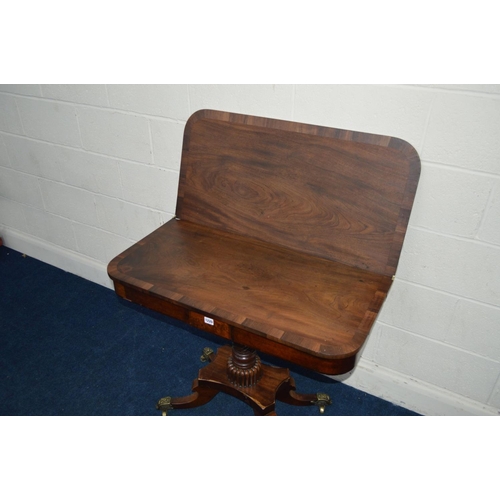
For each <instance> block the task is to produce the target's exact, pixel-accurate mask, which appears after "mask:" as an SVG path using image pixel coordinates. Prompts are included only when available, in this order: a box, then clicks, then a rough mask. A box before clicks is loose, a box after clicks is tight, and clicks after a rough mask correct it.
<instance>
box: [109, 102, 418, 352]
mask: <svg viewBox="0 0 500 500" xmlns="http://www.w3.org/2000/svg"><path fill="white" fill-rule="evenodd" d="M419 172H420V161H419V159H418V155H417V153H416V152H415V150H414V149H413V148H412V147H411V146H410V145H409V144H408V143H406V142H405V141H402V140H400V139H395V138H391V137H387V136H379V135H373V134H365V133H358V132H350V131H345V130H338V129H331V128H327V127H319V126H313V125H307V124H298V123H295V122H286V121H281V120H273V119H266V118H260V117H252V116H248V115H238V114H232V113H224V112H217V111H210V110H203V111H200V112H197V113H195V114H194V115H193V116H192V117H191V118H190V120H189V121H188V123H187V125H186V129H185V134H184V142H183V152H182V160H181V171H180V181H179V191H178V198H177V207H176V218H174V219H172V220H171V221H170V222H168V223H167V224H165V225H163V226H162V227H160V228H159V229H157V230H156V231H154V232H153V233H151V234H150V235H148V236H147V237H146V238H144V239H143V240H141V241H140V242H138V243H137V244H135V245H134V246H132V247H131V248H130V249H128V250H126V251H125V252H123V253H122V254H121V255H119V256H118V257H117V258H115V259H114V260H113V261H112V262H111V263H110V265H109V267H108V273H109V275H110V277H111V278H112V279H113V280H114V282H115V287H116V286H117V284H120V285H121V286H125V287H130V288H131V289H134V290H136V291H140V292H141V293H142V294H143V295H144V296H147V297H154V298H155V300H160V301H161V300H163V301H165V302H167V303H169V304H175V305H176V307H177V306H179V307H183V308H186V310H189V311H193V312H196V313H200V314H203V315H207V316H211V317H213V318H215V319H217V320H218V321H221V322H223V323H224V324H227V325H230V326H233V327H235V328H240V329H241V330H245V332H249V333H251V334H252V335H255V336H257V337H258V338H261V339H264V338H265V339H266V340H268V341H272V342H274V343H275V344H279V345H283V346H287V347H289V348H292V349H295V350H297V351H300V352H304V353H308V354H309V355H312V356H316V357H317V358H323V359H325V358H327V359H332V360H334V359H342V358H347V357H352V356H355V355H356V353H357V352H359V350H360V349H361V347H362V345H363V343H364V342H365V340H366V337H367V336H368V334H369V331H370V329H371V326H372V325H373V322H374V321H375V319H376V316H377V314H378V312H379V310H380V307H381V305H382V303H383V300H384V299H385V297H386V295H387V292H388V290H389V288H390V285H391V280H392V277H393V275H394V274H395V271H396V266H397V263H398V260H399V256H400V252H401V248H402V244H403V239H404V235H405V233H406V228H407V224H408V220H409V216H410V212H411V207H412V204H413V199H414V196H415V192H416V188H417V183H418V177H419ZM117 290H118V289H117ZM123 293H124V292H123ZM155 304H157V303H156V302H155ZM155 307H157V306H155ZM157 308H158V307H157ZM228 338H229V337H228ZM267 345H268V346H269V344H267ZM287 352H288V353H289V354H290V353H292V351H290V350H289V351H287ZM278 354H279V355H281V354H280V353H279V352H278ZM290 355H291V354H290ZM287 356H288V357H289V355H288V354H287V355H286V356H284V357H285V358H287Z"/></svg>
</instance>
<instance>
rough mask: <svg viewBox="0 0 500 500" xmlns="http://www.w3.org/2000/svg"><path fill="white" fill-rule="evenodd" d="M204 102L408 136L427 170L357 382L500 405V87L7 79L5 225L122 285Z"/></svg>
mask: <svg viewBox="0 0 500 500" xmlns="http://www.w3.org/2000/svg"><path fill="white" fill-rule="evenodd" d="M201 108H213V109H222V110H226V111H233V112H241V113H248V114H256V115H261V116H267V117H274V118H281V119H286V120H294V121H299V122H307V123H313V124H317V125H326V126H330V127H336V128H346V129H351V130H359V131H364V132H370V133H375V134H386V135H393V136H396V137H400V138H402V139H405V140H406V141H408V142H410V143H411V144H412V145H413V146H414V147H415V148H416V149H417V151H418V152H419V154H420V157H421V160H422V175H421V180H420V185H419V189H418V193H417V197H416V200H415V206H414V210H413V213H412V217H411V220H410V225H409V228H408V232H407V237H406V240H405V244H404V248H403V252H402V255H401V260H400V264H399V268H398V271H397V274H396V281H395V282H394V286H393V289H392V291H391V293H390V296H389V298H388V300H387V301H386V304H385V305H384V308H383V310H382V312H381V315H380V317H379V319H378V320H377V322H376V324H375V326H374V329H373V331H372V334H371V336H370V339H369V341H368V343H367V346H366V348H365V350H364V352H363V356H362V359H361V361H360V364H359V366H358V367H357V369H356V370H354V372H353V373H352V374H350V375H349V376H346V377H342V379H343V380H345V382H346V383H348V384H351V385H353V386H355V387H358V388H360V389H363V390H366V391H367V392H371V393H372V394H375V395H377V396H380V397H383V398H385V399H387V400H390V401H393V402H395V403H397V404H401V405H403V406H407V407H408V408H411V409H413V410H416V411H418V412H421V413H423V414H428V415H452V414H453V415H460V414H476V415H481V414H498V413H499V412H500V85H415V86H412V85H406V86H399V85H377V86H375V85H312V86H310V85H297V86H295V85H233V86H232V85H147V86H135V85H0V236H2V237H3V239H4V244H5V245H6V246H8V247H11V248H13V249H16V250H18V251H21V252H25V253H27V254H29V255H31V256H33V257H35V258H38V259H40V260H43V261H46V262H49V263H50V264H53V265H55V266H58V267H60V268H63V269H65V270H68V271H70V272H73V273H76V274H78V275H80V276H83V277H85V278H87V279H90V280H92V281H95V282H97V283H100V284H102V285H104V286H111V284H110V281H109V279H108V278H107V275H106V265H107V263H108V262H109V261H110V260H111V259H112V258H113V257H114V256H115V255H117V254H118V253H119V252H120V251H122V250H123V249H125V248H126V247H128V246H130V245H131V244H132V243H134V242H136V241H137V240H138V239H139V238H141V237H142V236H145V235H146V234H148V233H149V232H151V231H152V230H153V229H155V228H157V227H158V226H159V225H161V224H162V223H164V222H166V221H167V220H169V219H170V218H171V217H172V216H173V215H174V210H175V200H176V194H177V182H178V173H179V163H180V152H181V146H182V133H183V127H184V124H185V122H186V120H187V119H188V117H189V116H190V115H191V114H192V113H193V112H194V111H196V110H198V109H201Z"/></svg>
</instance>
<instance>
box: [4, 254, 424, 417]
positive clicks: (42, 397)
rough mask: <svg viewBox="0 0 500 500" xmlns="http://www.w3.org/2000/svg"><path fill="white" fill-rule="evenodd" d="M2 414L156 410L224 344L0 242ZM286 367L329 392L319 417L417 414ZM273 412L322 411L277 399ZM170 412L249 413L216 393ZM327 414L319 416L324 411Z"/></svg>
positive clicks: (300, 383)
mask: <svg viewBox="0 0 500 500" xmlns="http://www.w3.org/2000/svg"><path fill="white" fill-rule="evenodd" d="M0 297H1V300H0V414H1V415H15V416H19V415H82V416H83V415H89V416H90V415H102V416H104V415H143V416H146V415H159V412H158V411H157V410H156V408H155V405H156V402H157V400H158V399H159V398H161V397H163V396H186V395H188V394H190V392H191V383H192V381H193V379H194V378H195V377H196V375H197V373H198V370H199V369H200V368H201V367H203V366H204V364H203V363H202V362H201V361H200V354H201V351H202V349H203V347H211V348H212V349H213V350H214V351H216V350H217V348H218V347H219V346H220V345H223V344H224V342H223V341H222V339H221V342H219V339H218V338H217V337H214V336H212V335H210V334H207V333H204V332H202V331H200V330H197V329H194V328H191V327H189V326H186V325H184V324H182V323H181V322H178V321H176V320H173V319H170V318H167V317H165V316H163V315H161V314H157V313H154V312H152V311H149V310H147V309H145V308H142V307H139V306H136V305H134V304H130V303H128V302H126V301H123V300H121V299H120V298H118V297H117V296H116V294H115V293H114V292H113V291H112V290H109V289H107V288H104V287H102V286H99V285H96V284H95V283H92V282H90V281H87V280H85V279H82V278H79V277H77V276H75V275H72V274H70V273H66V272H64V271H62V270H60V269H58V268H56V267H53V266H50V265H47V264H44V263H42V262H40V261H38V260H36V259H33V258H30V257H25V256H23V255H21V254H20V253H19V252H16V251H14V250H11V249H9V248H6V247H0ZM261 357H262V360H263V362H267V363H271V364H275V365H278V366H285V367H288V368H290V369H291V371H292V376H293V377H294V379H295V382H296V385H297V391H298V392H303V393H316V392H326V393H328V394H329V395H330V397H331V398H332V400H333V404H332V405H330V406H328V407H327V409H326V413H325V415H330V416H333V415H386V416H389V415H401V416H404V415H416V414H415V413H413V412H411V411H409V410H406V409H404V408H401V407H398V406H396V405H393V404H391V403H388V402H386V401H383V400H381V399H378V398H376V397H373V396H371V395H369V394H366V393H364V392H361V391H358V390H356V389H353V388H351V387H349V386H347V385H345V384H342V383H339V382H334V381H332V380H331V379H329V378H328V377H325V376H322V375H317V374H314V373H313V372H310V371H305V370H302V369H301V368H299V367H297V366H295V365H288V364H286V363H284V362H282V361H280V360H277V359H273V358H269V357H266V356H261ZM276 410H277V413H278V415H302V416H305V415H311V416H319V412H318V410H317V408H316V407H313V406H311V407H299V406H290V405H287V404H284V403H280V402H277V404H276ZM170 415H172V416H188V415H253V412H252V410H251V408H250V407H249V406H247V405H246V404H244V403H243V402H241V401H239V400H237V399H235V398H232V397H230V396H228V395H226V394H223V393H220V394H219V395H217V396H216V397H215V398H214V399H213V400H212V401H211V402H210V403H208V404H207V405H205V406H202V407H199V408H193V409H188V410H176V411H172V412H170ZM323 418H324V417H323Z"/></svg>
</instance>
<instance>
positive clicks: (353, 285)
mask: <svg viewBox="0 0 500 500" xmlns="http://www.w3.org/2000/svg"><path fill="white" fill-rule="evenodd" d="M109 270H110V274H111V275H112V276H113V277H114V279H116V280H119V281H120V282H121V283H124V284H127V285H130V286H133V287H136V288H138V289H141V290H144V291H147V292H148V294H151V295H154V296H157V297H161V298H163V299H166V300H170V301H173V302H175V303H177V304H182V305H184V306H186V307H187V308H189V309H193V310H197V311H202V312H204V314H206V315H208V316H210V317H212V318H216V319H218V320H222V321H224V322H226V323H228V324H230V325H234V326H241V327H243V328H247V329H250V330H252V331H254V332H258V334H260V335H263V336H265V337H268V338H270V339H272V340H275V341H279V342H282V343H285V344H288V345H293V346H295V347H296V348H298V349H301V350H304V351H309V352H311V353H314V354H316V355H318V356H323V357H331V358H336V357H343V356H346V355H349V354H352V353H353V352H356V351H357V350H358V349H359V348H360V347H361V344H362V343H363V342H364V340H365V337H366V334H367V333H368V332H366V331H365V329H364V328H363V325H364V323H370V326H371V320H372V319H373V317H374V315H376V313H377V312H378V308H379V307H380V305H381V303H382V301H383V298H385V295H386V293H387V291H388V290H389V287H390V285H391V278H390V277H387V276H383V275H380V274H377V273H373V272H370V271H365V270H362V269H356V268H352V267H351V266H347V265H345V264H342V263H337V262H334V261H330V260H327V259H323V258H319V257H316V256H313V255H307V254H304V253H302V252H297V251H295V250H290V249H287V248H285V247H281V246H278V245H275V244H270V243H265V242H261V241H258V240H250V239H248V238H246V237H243V236H241V235H237V234H230V233H227V232H223V231H220V230H216V229H212V228H207V227H206V226H201V225H198V224H194V223H190V222H185V221H180V220H175V219H173V220H171V221H170V222H169V223H167V224H165V225H163V226H162V227H160V228H159V229H157V230H156V231H154V232H153V233H151V234H150V235H149V236H147V237H146V238H144V239H143V240H141V241H140V242H139V243H138V244H137V245H135V246H134V247H132V248H131V249H129V250H128V251H126V252H124V253H123V254H121V256H119V257H118V258H117V259H115V260H114V261H113V262H112V263H111V264H110V267H109Z"/></svg>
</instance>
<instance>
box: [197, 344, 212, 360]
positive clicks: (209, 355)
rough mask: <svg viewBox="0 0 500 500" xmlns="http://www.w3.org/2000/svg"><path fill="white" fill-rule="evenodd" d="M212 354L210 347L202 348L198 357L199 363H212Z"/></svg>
mask: <svg viewBox="0 0 500 500" xmlns="http://www.w3.org/2000/svg"><path fill="white" fill-rule="evenodd" d="M213 353H214V351H213V350H212V349H210V347H204V348H203V353H202V355H201V356H200V361H203V362H204V363H205V362H206V361H212V355H213Z"/></svg>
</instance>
